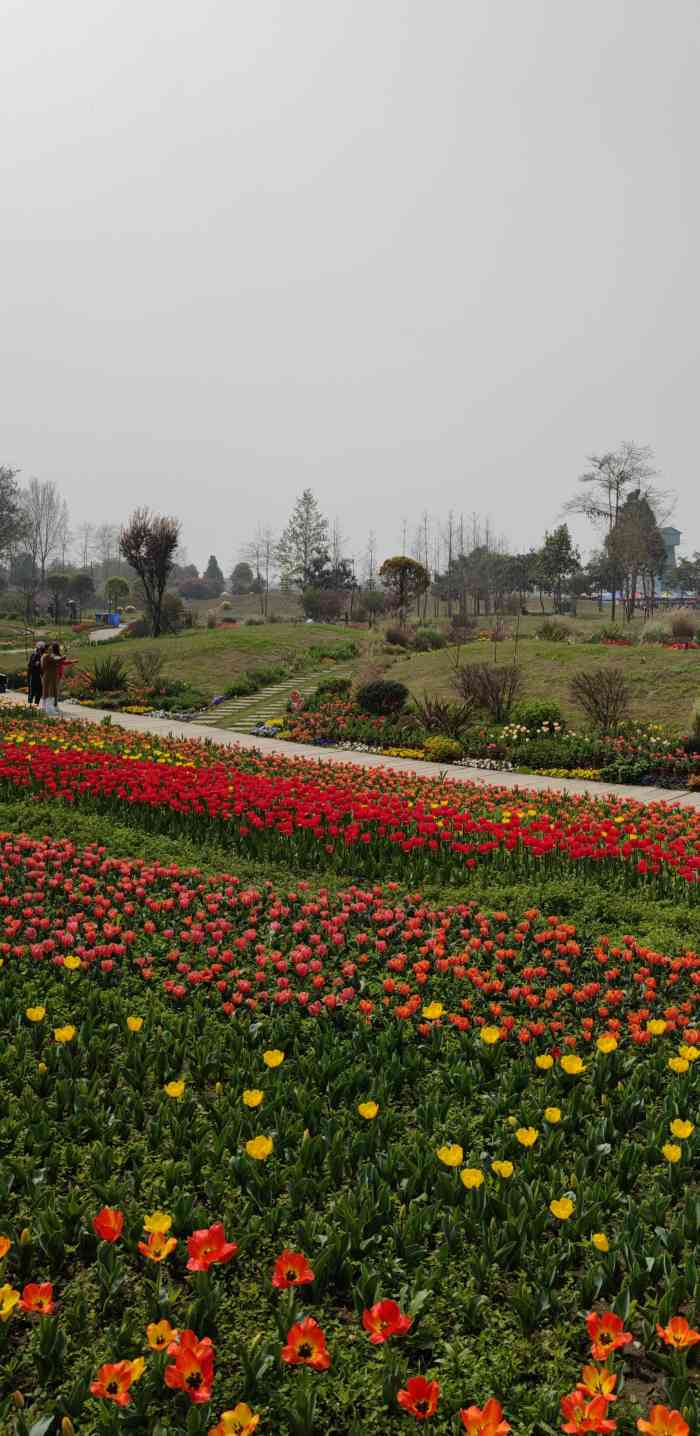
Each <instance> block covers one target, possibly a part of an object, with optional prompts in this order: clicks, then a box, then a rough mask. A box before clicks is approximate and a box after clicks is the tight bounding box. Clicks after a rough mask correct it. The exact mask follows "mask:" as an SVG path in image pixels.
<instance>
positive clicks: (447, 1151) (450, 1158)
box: [437, 1142, 464, 1167]
mask: <svg viewBox="0 0 700 1436" xmlns="http://www.w3.org/2000/svg"><path fill="white" fill-rule="evenodd" d="M437 1155H438V1157H439V1158H440V1161H441V1162H444V1164H445V1166H446V1167H461V1165H462V1162H463V1161H464V1152H463V1151H462V1148H461V1147H460V1146H459V1145H458V1144H457V1143H456V1142H453V1143H452V1145H451V1146H447V1147H438V1148H437Z"/></svg>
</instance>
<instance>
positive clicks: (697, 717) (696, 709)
mask: <svg viewBox="0 0 700 1436" xmlns="http://www.w3.org/2000/svg"><path fill="white" fill-rule="evenodd" d="M690 731H691V733H692V735H693V737H694V738H698V739H700V698H696V699H695V702H694V704H693V708H692V712H691V715H690Z"/></svg>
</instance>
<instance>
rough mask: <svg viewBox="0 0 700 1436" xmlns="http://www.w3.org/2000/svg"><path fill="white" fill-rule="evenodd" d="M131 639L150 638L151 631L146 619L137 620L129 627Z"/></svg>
mask: <svg viewBox="0 0 700 1436" xmlns="http://www.w3.org/2000/svg"><path fill="white" fill-rule="evenodd" d="M127 632H128V636H129V638H150V636H151V630H150V628H149V625H148V624H147V622H146V620H145V618H135V619H134V621H133V623H130V624H129V627H128V630H127Z"/></svg>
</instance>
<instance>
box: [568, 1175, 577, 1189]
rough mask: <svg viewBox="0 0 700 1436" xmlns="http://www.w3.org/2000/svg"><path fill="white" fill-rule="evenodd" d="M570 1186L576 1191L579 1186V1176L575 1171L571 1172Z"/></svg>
mask: <svg viewBox="0 0 700 1436" xmlns="http://www.w3.org/2000/svg"><path fill="white" fill-rule="evenodd" d="M569 1186H570V1187H571V1188H572V1190H573V1191H574V1192H575V1191H576V1188H577V1186H578V1178H577V1176H576V1173H575V1172H572V1173H571V1177H570V1179H569Z"/></svg>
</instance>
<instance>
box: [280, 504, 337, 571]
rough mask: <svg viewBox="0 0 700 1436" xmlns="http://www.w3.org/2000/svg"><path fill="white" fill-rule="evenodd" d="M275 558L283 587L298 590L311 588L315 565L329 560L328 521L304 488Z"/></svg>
mask: <svg viewBox="0 0 700 1436" xmlns="http://www.w3.org/2000/svg"><path fill="white" fill-rule="evenodd" d="M275 557H276V559H277V563H278V565H279V570H280V574H281V578H282V583H283V586H284V587H287V588H298V589H303V588H308V587H310V586H312V575H313V572H314V565H316V564H317V563H318V562H319V561H323V560H326V561H327V560H328V559H329V557H330V555H329V553H328V519H326V518H324V516H323V514H322V513H321V510H320V508H319V506H318V500H317V499H316V498H315V496H314V494H313V493H312V491H311V489H304V491H303V493H302V494H300V496H299V498H298V499H297V501H296V503H295V505H294V508H293V510H292V513H291V517H290V519H289V522H288V523H287V526H286V528H285V529H284V530H283V532H282V536H281V538H280V540H279V542H278V544H277V548H276V551H275Z"/></svg>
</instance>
